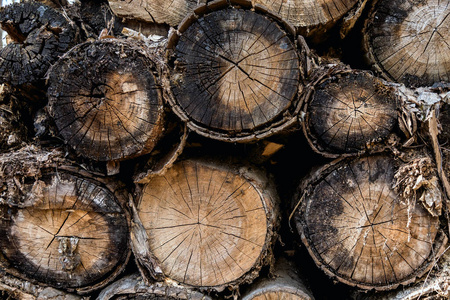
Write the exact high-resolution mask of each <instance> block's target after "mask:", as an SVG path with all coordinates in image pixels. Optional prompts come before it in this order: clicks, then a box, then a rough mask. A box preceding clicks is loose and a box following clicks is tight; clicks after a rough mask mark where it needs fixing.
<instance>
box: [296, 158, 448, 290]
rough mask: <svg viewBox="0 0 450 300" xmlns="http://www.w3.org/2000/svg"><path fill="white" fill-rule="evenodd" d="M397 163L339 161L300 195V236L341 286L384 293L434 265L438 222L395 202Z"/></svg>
mask: <svg viewBox="0 0 450 300" xmlns="http://www.w3.org/2000/svg"><path fill="white" fill-rule="evenodd" d="M395 163H396V161H394V159H391V158H389V157H387V156H372V157H362V158H358V159H353V160H347V161H345V160H344V161H340V162H339V163H337V164H336V165H334V166H329V167H328V168H325V169H324V170H322V171H321V172H320V175H319V176H318V177H319V178H318V179H317V180H315V182H314V183H311V184H310V185H309V186H308V188H307V189H306V190H305V193H304V194H303V196H304V197H305V199H304V200H303V202H302V204H301V207H300V210H299V211H297V212H296V216H295V220H296V227H297V229H298V232H299V233H300V235H301V238H302V241H303V243H304V244H305V245H306V247H307V248H308V251H309V253H310V254H311V256H312V257H313V259H314V260H315V262H316V264H317V265H318V266H320V267H321V268H322V269H323V270H324V271H325V272H326V273H327V274H328V275H330V276H332V277H337V279H338V280H339V281H341V282H344V283H346V284H349V285H352V286H358V287H360V288H364V289H373V288H375V289H377V290H388V289H393V288H395V287H397V286H398V285H399V284H407V283H410V282H412V281H414V280H415V278H416V277H418V276H421V275H423V274H424V273H425V272H426V271H427V269H429V268H430V267H431V266H432V263H433V260H432V255H433V253H434V252H433V251H434V250H433V247H435V246H436V245H435V239H436V235H437V232H438V227H439V219H438V218H437V217H433V216H431V214H429V213H428V212H427V211H426V210H425V209H424V208H423V206H422V205H420V204H415V205H414V204H413V203H411V204H410V205H408V204H407V203H402V202H401V201H400V200H399V197H398V196H397V194H396V193H395V192H394V191H393V189H392V182H393V181H394V170H395V168H396V166H395ZM436 240H437V239H436Z"/></svg>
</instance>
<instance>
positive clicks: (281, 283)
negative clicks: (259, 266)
mask: <svg viewBox="0 0 450 300" xmlns="http://www.w3.org/2000/svg"><path fill="white" fill-rule="evenodd" d="M241 299H242V300H263V299H265V300H276V299H291V300H313V299H314V297H313V295H312V293H311V291H310V290H309V289H308V288H307V287H306V285H305V283H304V282H303V281H302V279H301V278H300V277H299V275H298V272H297V268H296V266H295V265H294V263H293V262H290V261H288V260H287V259H285V258H283V257H279V258H278V260H277V262H276V264H275V267H274V270H273V274H271V277H270V278H261V279H259V280H258V281H257V282H255V283H254V284H252V285H251V286H250V288H249V290H248V291H246V292H245V293H244V294H243V295H242V298H241Z"/></svg>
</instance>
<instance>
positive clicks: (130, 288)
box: [97, 274, 212, 300]
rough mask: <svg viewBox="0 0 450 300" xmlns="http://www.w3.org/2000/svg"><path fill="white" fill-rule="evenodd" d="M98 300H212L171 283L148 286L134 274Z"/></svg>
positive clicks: (154, 283) (108, 290)
mask: <svg viewBox="0 0 450 300" xmlns="http://www.w3.org/2000/svg"><path fill="white" fill-rule="evenodd" d="M97 299H98V300H109V299H116V300H119V299H120V300H122V299H123V300H125V299H135V300H144V299H151V300H164V299H168V300H177V299H180V300H181V299H183V300H184V299H185V300H211V299H212V298H211V297H209V296H206V295H204V294H202V293H200V292H198V291H195V290H193V289H192V288H189V287H186V286H183V285H178V284H170V283H169V282H152V283H151V284H146V283H145V280H144V279H143V278H142V277H141V276H140V275H139V274H133V275H129V276H126V277H124V278H121V279H119V280H117V281H116V282H114V283H113V284H111V285H109V286H108V287H106V288H105V289H103V290H102V291H101V293H100V294H99V295H98V297H97Z"/></svg>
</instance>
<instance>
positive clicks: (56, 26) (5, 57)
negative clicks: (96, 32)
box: [0, 1, 78, 88]
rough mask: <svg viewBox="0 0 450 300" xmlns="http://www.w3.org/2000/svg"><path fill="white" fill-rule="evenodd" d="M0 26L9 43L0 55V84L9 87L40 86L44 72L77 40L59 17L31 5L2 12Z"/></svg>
mask: <svg viewBox="0 0 450 300" xmlns="http://www.w3.org/2000/svg"><path fill="white" fill-rule="evenodd" d="M0 25H1V27H2V29H3V30H5V31H6V32H8V35H9V38H10V39H11V41H12V42H10V43H9V44H8V45H7V46H6V47H4V48H3V49H2V50H1V52H0V82H1V83H7V84H10V85H12V86H22V85H25V86H26V85H34V84H36V85H39V84H40V85H42V83H43V80H44V77H45V74H46V72H47V70H48V68H49V67H50V66H51V65H52V64H53V63H54V62H56V61H57V60H58V58H59V56H61V55H62V54H64V53H65V52H66V51H67V50H69V49H70V47H71V46H73V45H74V44H75V43H76V42H77V38H78V37H77V28H76V26H75V25H74V24H73V23H72V22H71V21H70V20H68V19H66V18H65V17H64V15H63V14H61V13H60V12H58V11H56V10H55V9H53V8H51V7H48V6H46V5H44V4H41V3H38V2H34V1H27V2H23V3H14V4H11V5H8V6H7V7H5V8H3V9H2V10H1V11H0ZM40 87H41V88H42V86H40Z"/></svg>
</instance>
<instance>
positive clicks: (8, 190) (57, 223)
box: [0, 148, 131, 294]
mask: <svg viewBox="0 0 450 300" xmlns="http://www.w3.org/2000/svg"><path fill="white" fill-rule="evenodd" d="M0 161H1V167H2V168H1V170H2V174H1V175H2V177H1V178H2V180H1V184H2V195H1V196H2V197H1V202H0V216H1V217H0V266H1V267H2V268H4V269H5V270H6V271H7V272H8V273H10V274H12V275H13V276H16V277H19V278H22V279H24V280H28V281H30V282H31V283H33V284H39V285H41V286H44V287H45V286H51V287H55V288H57V289H64V290H67V291H69V292H77V293H80V294H83V293H88V292H91V291H93V290H95V289H98V288H101V287H103V286H104V285H106V284H108V283H109V282H110V281H111V280H113V279H114V278H115V277H116V276H117V275H118V274H119V273H120V272H121V271H122V270H123V269H124V267H125V265H126V263H127V261H128V259H129V256H130V254H131V249H130V247H129V244H128V243H129V236H128V234H129V225H130V224H129V222H130V217H129V214H128V213H127V211H126V210H124V208H123V207H124V206H123V205H124V203H125V201H127V198H126V195H125V194H124V193H123V187H121V186H119V185H118V184H116V183H114V184H112V182H104V183H102V182H100V181H98V180H96V179H95V178H92V176H90V175H89V174H87V172H83V173H79V172H77V173H74V171H75V170H76V169H73V167H71V166H70V165H68V164H66V163H67V162H65V160H64V159H62V155H61V154H58V153H55V152H47V151H43V150H40V151H39V150H37V151H36V149H34V148H25V149H21V150H19V151H17V152H14V153H6V154H4V155H3V156H2V157H1V160H0ZM56 167H57V169H55V168H56ZM64 169H67V171H64ZM69 170H71V171H69Z"/></svg>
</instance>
